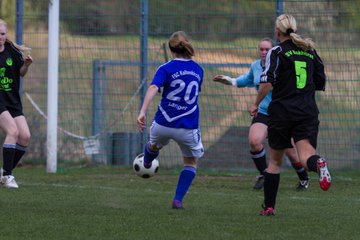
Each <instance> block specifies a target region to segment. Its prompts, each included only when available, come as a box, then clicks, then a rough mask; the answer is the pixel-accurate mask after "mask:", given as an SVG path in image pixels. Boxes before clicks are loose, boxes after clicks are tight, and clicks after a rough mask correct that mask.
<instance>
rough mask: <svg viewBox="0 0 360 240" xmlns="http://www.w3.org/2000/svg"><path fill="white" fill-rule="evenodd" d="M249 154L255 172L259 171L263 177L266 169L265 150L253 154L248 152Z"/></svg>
mask: <svg viewBox="0 0 360 240" xmlns="http://www.w3.org/2000/svg"><path fill="white" fill-rule="evenodd" d="M250 154H251V158H252V159H253V161H254V163H255V166H256V168H257V170H258V171H259V173H260V174H261V175H263V174H264V171H265V169H266V168H267V164H266V151H265V148H263V149H262V150H260V151H255V152H253V151H250Z"/></svg>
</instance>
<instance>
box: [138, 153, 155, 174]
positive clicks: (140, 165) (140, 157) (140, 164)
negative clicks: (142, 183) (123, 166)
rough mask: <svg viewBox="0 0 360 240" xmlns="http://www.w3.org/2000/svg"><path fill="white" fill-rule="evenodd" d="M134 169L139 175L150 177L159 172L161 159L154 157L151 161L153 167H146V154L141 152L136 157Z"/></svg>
mask: <svg viewBox="0 0 360 240" xmlns="http://www.w3.org/2000/svg"><path fill="white" fill-rule="evenodd" d="M133 169H134V171H135V173H136V174H137V175H138V176H139V177H142V178H150V177H152V176H154V175H155V174H156V173H157V172H158V170H159V161H158V160H157V159H154V160H153V161H152V162H151V167H150V168H145V167H144V154H143V153H141V154H139V155H138V156H136V158H135V159H134V162H133Z"/></svg>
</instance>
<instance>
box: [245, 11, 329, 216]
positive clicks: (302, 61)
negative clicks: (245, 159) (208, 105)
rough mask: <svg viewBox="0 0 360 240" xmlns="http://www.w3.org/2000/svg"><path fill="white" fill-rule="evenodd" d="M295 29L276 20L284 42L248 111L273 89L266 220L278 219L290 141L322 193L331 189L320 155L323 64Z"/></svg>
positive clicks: (270, 57)
mask: <svg viewBox="0 0 360 240" xmlns="http://www.w3.org/2000/svg"><path fill="white" fill-rule="evenodd" d="M296 30H297V27H296V20H295V18H294V17H293V16H291V15H288V14H282V15H280V16H279V17H278V18H277V19H276V23H275V36H276V38H277V39H278V40H279V42H280V43H279V45H278V46H276V47H274V48H272V49H271V50H270V51H269V52H268V54H267V56H266V64H265V65H266V66H265V70H264V72H263V74H262V77H261V80H260V83H261V84H260V88H259V91H258V95H257V97H256V100H255V103H254V105H253V106H252V107H251V108H250V113H251V114H252V115H256V114H257V109H258V106H259V103H260V101H261V100H262V99H263V98H264V97H265V96H266V94H267V93H268V91H270V89H272V101H271V103H270V105H269V109H268V112H269V128H268V138H269V145H270V160H269V165H268V168H267V170H266V172H265V174H264V177H265V181H264V205H265V206H263V207H264V209H263V210H262V211H261V213H260V215H265V216H270V215H274V214H275V202H276V195H277V192H278V187H279V182H280V167H281V164H282V159H283V154H284V150H285V149H286V148H289V147H291V138H293V139H294V141H295V146H296V149H297V152H298V155H299V159H300V162H301V163H302V165H303V166H304V167H305V168H306V169H308V170H309V171H313V172H317V173H318V174H319V183H320V187H321V189H322V190H324V191H326V190H327V189H328V188H329V187H330V185H331V176H330V173H329V170H328V168H327V163H326V160H325V159H324V158H323V157H320V156H319V155H317V154H316V145H317V135H318V130H319V119H318V115H319V110H318V107H317V105H316V101H315V90H325V82H326V76H325V72H324V65H323V63H322V61H321V59H320V57H319V56H318V55H317V53H316V51H315V50H314V43H313V42H312V41H311V40H310V39H304V38H302V37H300V36H299V35H298V34H297V33H296Z"/></svg>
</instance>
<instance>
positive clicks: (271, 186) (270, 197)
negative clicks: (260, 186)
mask: <svg viewBox="0 0 360 240" xmlns="http://www.w3.org/2000/svg"><path fill="white" fill-rule="evenodd" d="M264 176H265V180H264V204H265V207H271V208H275V203H276V195H277V192H278V188H279V183H280V174H279V173H278V174H272V173H268V172H264Z"/></svg>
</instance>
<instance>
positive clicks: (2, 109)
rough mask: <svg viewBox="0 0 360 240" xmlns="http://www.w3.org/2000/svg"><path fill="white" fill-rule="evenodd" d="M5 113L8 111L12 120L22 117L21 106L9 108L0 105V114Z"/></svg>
mask: <svg viewBox="0 0 360 240" xmlns="http://www.w3.org/2000/svg"><path fill="white" fill-rule="evenodd" d="M5 111H9V113H10V115H11V116H12V117H13V118H16V117H18V116H22V115H24V113H23V111H22V106H21V105H15V106H11V107H9V106H4V105H2V104H0V114H1V113H3V112H5Z"/></svg>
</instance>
